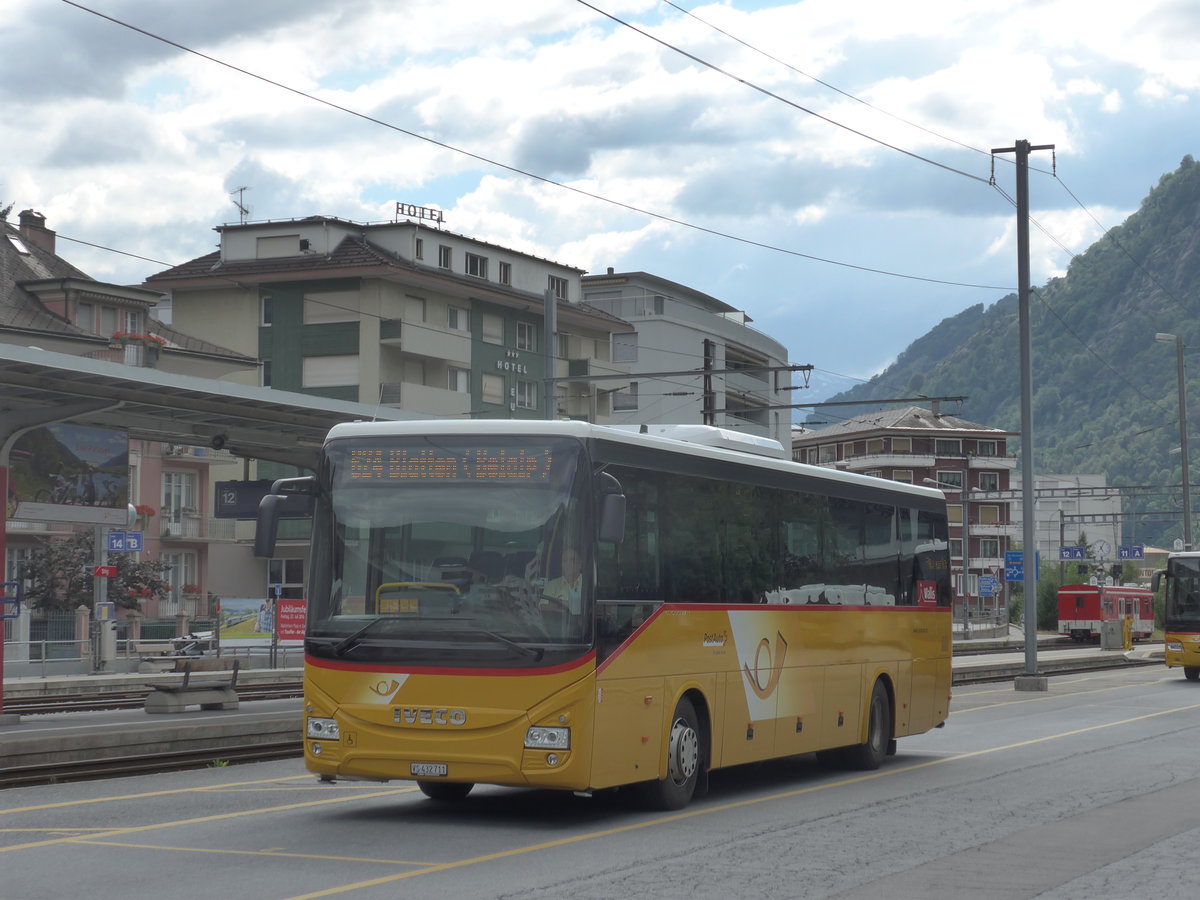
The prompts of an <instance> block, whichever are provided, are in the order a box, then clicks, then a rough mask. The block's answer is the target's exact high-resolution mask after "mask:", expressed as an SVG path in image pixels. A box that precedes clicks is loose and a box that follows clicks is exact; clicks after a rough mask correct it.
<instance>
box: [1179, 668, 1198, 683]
mask: <svg viewBox="0 0 1200 900" xmlns="http://www.w3.org/2000/svg"><path fill="white" fill-rule="evenodd" d="M1183 677H1184V678H1186V679H1187V680H1188V681H1200V666H1184V667H1183Z"/></svg>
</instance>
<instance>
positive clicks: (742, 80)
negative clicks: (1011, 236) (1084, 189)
mask: <svg viewBox="0 0 1200 900" xmlns="http://www.w3.org/2000/svg"><path fill="white" fill-rule="evenodd" d="M575 2H576V3H579V4H581V5H583V6H586V7H587V8H588V9H590V10H593V11H594V12H596V13H599V14H600V15H602V16H605V17H606V18H608V19H611V20H612V21H614V22H616V23H617V24H618V25H622V26H624V27H625V28H628V29H629V30H630V31H633V32H635V33H637V34H640V35H642V37H645V38H647V39H649V40H651V41H654V42H655V43H656V44H659V45H661V46H663V47H666V48H667V49H668V50H671V51H672V52H674V53H678V54H679V55H680V56H684V57H687V58H688V59H690V60H691V61H692V62H694V63H696V64H698V65H701V66H704V67H705V68H707V69H710V70H712V71H713V72H716V73H717V74H719V75H723V76H725V77H726V78H730V79H732V80H733V81H736V82H738V84H742V85H745V86H746V87H748V88H750V89H751V90H754V91H758V92H759V93H760V94H764V95H766V96H767V97H770V98H771V99H772V100H778V101H779V102H780V103H784V104H786V105H788V106H790V107H792V108H793V109H797V110H799V111H800V112H802V113H805V114H807V115H810V116H813V117H814V118H817V119H820V120H821V121H822V122H828V123H829V124H830V125H833V126H836V127H837V128H841V129H843V130H845V131H848V132H850V133H851V134H853V135H857V136H858V137H860V138H863V139H864V140H868V141H871V142H872V143H876V144H879V145H880V146H881V147H886V148H887V149H889V150H894V151H895V152H897V153H902V154H904V155H905V156H908V157H911V158H912V159H915V160H918V161H920V162H923V163H926V164H928V165H931V166H934V167H936V168H938V169H945V170H946V171H947V172H952V173H954V174H955V175H961V176H962V177H964V178H969V179H971V180H972V181H978V182H980V183H981V184H987V183H988V180H987V179H986V178H983V177H981V176H979V175H972V174H971V173H970V172H965V171H963V170H962V169H956V168H954V167H953V166H950V165H946V164H945V163H940V162H938V161H937V160H933V159H929V158H928V157H926V156H921V155H920V154H919V153H913V152H912V151H911V150H905V149H904V148H903V147H897V146H896V145H895V144H889V143H888V142H887V141H885V140H882V139H881V138H877V137H873V136H871V135H869V134H867V133H865V132H862V131H859V130H858V129H857V128H851V127H850V126H849V125H846V124H843V123H842V122H838V121H837V120H836V119H831V118H829V117H828V116H825V115H822V114H821V113H819V112H817V111H816V110H814V109H809V108H808V107H806V106H802V105H801V104H799V103H797V102H795V101H794V100H789V99H788V98H787V97H782V96H780V95H779V94H776V93H775V92H774V91H770V90H768V89H767V88H765V87H763V86H762V85H759V84H755V83H754V82H753V81H749V80H748V79H745V78H742V77H741V76H740V75H734V74H733V73H732V72H729V71H727V70H725V69H723V68H721V67H720V66H718V65H717V64H716V63H713V62H709V61H708V60H707V59H704V58H703V57H700V56H697V55H696V54H694V53H691V52H689V51H687V50H684V49H683V48H682V47H679V46H676V45H675V44H672V43H670V42H669V41H665V40H663V39H662V38H660V37H657V36H655V35H653V34H651V33H650V32H648V31H646V30H644V29H642V28H638V27H637V26H636V25H634V24H632V23H630V22H627V21H625V20H624V19H622V18H620V17H619V16H615V15H613V14H612V13H610V12H607V11H605V10H603V9H601V8H600V7H598V6H595V5H594V4H592V3H589V2H588V0H575Z"/></svg>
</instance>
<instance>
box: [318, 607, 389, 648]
mask: <svg viewBox="0 0 1200 900" xmlns="http://www.w3.org/2000/svg"><path fill="white" fill-rule="evenodd" d="M387 620H388V617H387V616H379V617H378V618H375V619H372V620H371V621H370V622H368V623H367V624H366V625H363V626H362V627H361V628H359V629H357V630H355V631H352V632H350V633H349V634H348V635H346V636H345V637H344V638H342V639H341V640H340V641H338V642H337V643H336V644H334V645H333V646H332V647H330V648H329V652H330V653H332V654H333V655H334V656H341V655H342V654H343V653H345V652H346V651H347V650H349V649H350V648H351V647H353V646H354V645H355V644H357V643H358V642H359V641H361V640H362V639H363V636H364V635H366V633H367V632H368V631H370V630H371V629H372V628H374V627H375V626H376V625H378V624H379V623H380V622H386V621H387Z"/></svg>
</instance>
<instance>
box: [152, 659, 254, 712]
mask: <svg viewBox="0 0 1200 900" xmlns="http://www.w3.org/2000/svg"><path fill="white" fill-rule="evenodd" d="M193 662H198V660H191V659H187V660H179V662H178V663H177V664H176V667H177V668H180V667H182V672H183V679H182V680H181V681H179V682H178V683H174V684H156V685H154V686H153V689H152V690H151V691H150V693H149V695H148V696H147V697H146V712H148V713H174V712H183V711H184V710H185V709H187V708H188V707H189V706H199V707H200V708H201V709H237V708H238V696H237V675H238V663H239V660H236V659H235V660H234V661H233V668H232V669H231V670H230V674H229V678H228V679H222V680H220V681H215V680H211V679H205V680H204V681H199V682H196V681H192V680H191V678H192V663H193ZM206 668H207V667H206Z"/></svg>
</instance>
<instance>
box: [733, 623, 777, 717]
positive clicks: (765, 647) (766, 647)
mask: <svg viewBox="0 0 1200 900" xmlns="http://www.w3.org/2000/svg"><path fill="white" fill-rule="evenodd" d="M786 656H787V641H785V640H784V639H783V635H782V634H780V633H779V632H778V631H777V632H775V651H774V652H773V653H772V651H771V642H770V641H769V640H767V639H766V638H763V639H762V640H761V641H759V642H758V649H756V650H755V651H754V669H753V671H751V669H750V667H749V666H748V665H746V664H745V663H743V664H742V671H743V672H744V673H745V675H746V681H747V682H748V683H749V684H750V690H752V691H754V693H755V694H756V695H757V696H758V699H760V700H766V699H767V698H768V697H770V696H771V694H773V693H775V688H777V687H779V678H780V676H781V675H783V660H784V657H786ZM764 673H765V675H766V679H767V680H766V683H765V684H764V683H763V675H764Z"/></svg>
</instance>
